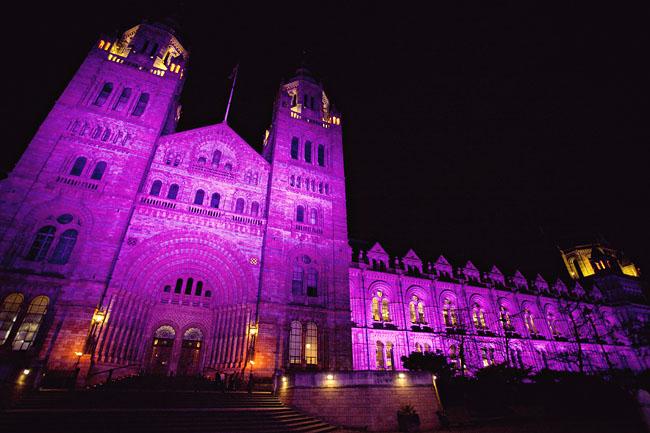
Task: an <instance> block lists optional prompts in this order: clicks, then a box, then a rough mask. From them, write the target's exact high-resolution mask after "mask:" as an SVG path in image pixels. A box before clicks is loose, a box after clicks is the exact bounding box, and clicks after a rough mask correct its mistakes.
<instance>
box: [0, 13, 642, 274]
mask: <svg viewBox="0 0 650 433" xmlns="http://www.w3.org/2000/svg"><path fill="white" fill-rule="evenodd" d="M230 3H234V2H229V4H230ZM238 3H241V2H238ZM271 3H273V5H272V6H268V7H266V8H264V9H260V8H259V6H256V5H254V4H249V5H243V6H241V7H240V8H233V7H232V6H223V5H220V4H219V2H198V1H197V2H190V1H185V2H169V3H165V2H161V1H146V2H138V1H123V0H117V1H111V2H79V3H69V2H47V4H35V3H33V2H22V3H21V4H19V5H18V6H17V11H16V12H13V13H9V12H8V11H5V14H4V20H3V21H4V22H3V27H2V30H1V31H2V33H3V35H2V36H3V39H2V40H3V41H4V44H3V45H4V50H3V52H4V55H3V56H2V57H3V60H2V68H1V69H2V72H3V75H4V81H3V82H4V83H5V87H4V90H3V93H4V95H5V103H4V104H2V106H1V108H0V109H1V110H2V119H3V121H4V122H5V124H4V127H3V128H2V129H3V142H4V144H3V146H4V149H5V155H6V157H5V158H4V159H3V164H2V167H1V168H2V170H4V171H8V170H10V169H11V167H12V166H13V165H14V163H15V162H16V161H17V159H18V158H19V156H20V154H21V153H22V151H23V150H24V148H25V146H26V145H27V144H28V142H29V140H30V139H31V137H32V136H33V134H34V133H35V131H36V129H37V127H38V125H39V124H40V122H42V120H43V119H44V118H45V116H46V115H47V112H48V111H49V110H50V108H51V107H52V104H53V103H54V101H55V99H56V98H57V97H58V95H59V94H60V93H61V91H62V90H63V88H64V87H65V85H66V83H67V82H68V80H69V79H70V78H71V77H72V76H73V74H74V72H75V70H76V68H77V67H78V65H79V64H80V63H81V61H82V60H83V58H84V56H85V55H86V53H87V52H88V50H90V48H91V46H92V45H93V43H94V42H95V40H96V39H97V38H98V37H99V35H100V34H101V33H109V34H111V33H117V31H118V30H125V29H126V28H128V27H129V26H132V25H135V24H137V23H138V22H139V21H140V20H141V19H142V18H146V17H149V18H152V19H156V18H160V17H164V16H166V15H173V16H175V17H176V19H177V20H178V21H179V22H180V24H181V31H180V33H179V39H180V40H181V42H182V43H183V44H184V45H185V46H186V47H187V48H188V49H189V50H190V52H191V56H190V65H189V68H190V69H189V75H188V79H187V82H186V86H185V91H184V95H183V106H184V114H183V118H182V120H181V123H180V129H181V130H186V129H191V128H194V127H198V126H203V125H207V124H210V123H215V122H218V121H220V120H221V119H222V117H223V113H224V110H225V102H226V99H227V96H228V90H229V81H228V79H227V77H228V75H229V73H230V71H231V70H232V68H233V66H234V65H235V64H236V63H237V62H240V63H241V67H240V75H239V79H238V87H237V89H236V93H235V99H234V102H233V107H232V111H231V118H230V125H231V126H232V127H233V128H234V129H235V130H236V131H238V132H239V133H240V135H242V137H243V138H244V139H246V140H247V141H248V142H249V143H250V144H251V145H252V146H254V147H255V148H256V149H258V150H259V149H260V148H261V139H262V135H263V132H264V129H265V128H266V127H267V126H268V124H269V122H270V117H271V106H272V102H273V99H274V96H275V93H276V90H277V87H278V85H279V84H280V82H281V80H283V79H287V78H289V77H291V75H292V72H293V71H294V70H295V69H296V67H298V66H299V65H300V63H301V60H302V58H303V54H302V53H303V51H305V50H306V51H307V56H306V63H307V65H308V67H309V68H310V69H311V70H312V71H313V72H314V73H315V74H316V75H317V76H318V77H319V78H320V79H322V81H323V83H324V84H325V86H326V89H327V92H328V94H329V96H330V99H331V100H332V101H333V102H334V104H335V105H336V106H337V108H338V109H339V110H340V111H341V112H342V113H343V122H344V123H343V125H344V126H343V127H344V129H343V132H344V148H345V152H346V173H347V193H348V221H349V232H350V237H351V238H353V239H363V240H369V241H375V240H379V241H380V242H382V244H383V245H384V246H385V247H386V249H387V250H388V251H389V253H391V255H396V254H399V255H402V254H403V253H404V252H405V251H406V250H407V249H408V248H409V247H413V248H414V249H415V251H416V252H417V253H418V254H419V255H420V256H421V257H422V258H424V259H435V258H436V257H437V256H438V255H439V254H440V253H443V254H445V256H447V258H448V259H450V261H451V262H452V263H453V264H456V265H461V264H464V263H465V261H466V260H467V259H471V260H473V261H474V263H475V264H476V265H477V266H479V268H482V269H484V270H487V269H485V268H486V266H488V265H490V266H491V265H492V264H497V266H499V267H500V268H501V269H502V270H503V271H505V272H512V271H513V270H514V269H515V268H519V269H521V270H522V271H523V272H524V274H525V275H527V276H528V277H529V278H533V277H534V272H536V271H541V272H542V274H543V275H545V276H546V277H549V278H550V277H553V276H557V275H558V274H560V272H561V270H560V269H559V263H560V262H559V260H558V254H557V250H556V248H555V245H556V244H557V243H558V242H563V240H565V239H567V238H577V239H579V240H582V241H584V242H590V241H593V240H594V239H596V238H597V237H598V236H604V237H605V238H606V239H608V240H609V241H610V242H611V243H612V244H613V245H614V246H615V247H618V248H622V249H623V250H625V251H626V253H627V254H628V255H629V256H631V257H632V258H633V259H634V260H635V261H636V262H637V264H638V265H639V266H640V267H641V268H642V270H643V269H644V265H645V264H648V263H650V252H649V251H648V249H647V248H646V246H647V245H649V244H650V231H649V230H648V229H647V223H648V221H650V211H649V210H648V208H647V206H646V202H647V199H648V194H647V191H648V187H649V186H650V185H649V183H650V181H649V179H650V177H649V176H648V168H649V167H648V161H649V156H650V151H648V144H649V143H650V127H649V126H648V125H649V122H648V115H649V114H650V107H649V101H650V99H649V96H650V92H649V90H650V85H649V84H648V82H649V79H650V78H649V77H650V74H649V72H650V71H649V70H648V64H647V58H648V47H649V46H650V31H649V28H650V27H649V26H648V24H647V17H648V10H647V9H633V8H629V9H625V6H622V5H621V4H620V3H609V4H608V6H609V8H608V9H604V8H603V9H595V8H596V6H595V5H594V3H593V2H592V3H585V4H584V5H583V6H569V5H567V4H565V3H566V2H559V3H558V4H557V5H558V6H550V5H549V4H548V3H549V2H538V3H534V2H525V3H526V5H521V4H520V3H521V2H512V3H510V4H509V3H501V2H498V3H497V2H474V3H463V4H462V5H457V4H456V2H445V4H444V5H442V4H437V5H436V4H435V3H434V5H433V6H430V7H429V8H428V9H423V8H422V7H423V6H422V5H424V4H425V3H422V2H417V3H415V2H414V3H412V4H410V6H409V4H408V2H394V3H393V4H392V6H391V7H380V6H379V3H373V4H368V5H367V6H365V7H354V8H353V7H351V6H341V5H337V4H336V3H334V2H319V3H310V2H291V3H286V4H276V3H275V2H271ZM347 3H349V4H351V3H353V2H347ZM447 3H450V4H447ZM452 3H453V4H454V6H452V5H451V4H452ZM596 3H598V2H596ZM309 5H314V6H309ZM614 7H615V9H613V8H614Z"/></svg>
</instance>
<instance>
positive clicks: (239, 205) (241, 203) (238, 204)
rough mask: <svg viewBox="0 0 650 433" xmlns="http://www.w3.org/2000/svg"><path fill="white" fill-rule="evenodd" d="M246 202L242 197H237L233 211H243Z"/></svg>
mask: <svg viewBox="0 0 650 433" xmlns="http://www.w3.org/2000/svg"><path fill="white" fill-rule="evenodd" d="M245 204H246V203H245V202H244V199H243V198H238V199H237V201H236V202H235V212H236V213H244V205H245Z"/></svg>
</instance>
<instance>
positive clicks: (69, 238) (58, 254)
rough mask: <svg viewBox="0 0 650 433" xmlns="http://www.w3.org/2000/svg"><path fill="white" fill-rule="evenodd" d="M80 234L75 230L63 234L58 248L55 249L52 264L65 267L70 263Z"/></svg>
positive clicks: (57, 245)
mask: <svg viewBox="0 0 650 433" xmlns="http://www.w3.org/2000/svg"><path fill="white" fill-rule="evenodd" d="M78 234H79V232H77V231H76V230H74V229H70V230H66V231H64V232H63V234H62V235H61V237H60V238H59V243H57V244H56V248H54V253H52V258H51V259H50V263H54V264H57V265H65V264H66V263H68V260H70V255H71V254H72V250H73V248H74V245H75V244H76V243H77V235H78Z"/></svg>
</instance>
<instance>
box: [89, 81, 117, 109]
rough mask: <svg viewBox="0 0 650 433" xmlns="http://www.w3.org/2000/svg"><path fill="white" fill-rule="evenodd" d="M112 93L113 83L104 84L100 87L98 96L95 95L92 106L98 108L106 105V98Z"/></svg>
mask: <svg viewBox="0 0 650 433" xmlns="http://www.w3.org/2000/svg"><path fill="white" fill-rule="evenodd" d="M112 91H113V83H104V85H103V86H102V90H101V91H100V92H99V95H97V98H95V102H93V105H96V106H98V107H101V106H103V105H104V104H105V103H106V100H107V99H108V97H109V96H110V95H111V92H112Z"/></svg>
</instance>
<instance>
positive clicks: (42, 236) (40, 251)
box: [25, 226, 56, 262]
mask: <svg viewBox="0 0 650 433" xmlns="http://www.w3.org/2000/svg"><path fill="white" fill-rule="evenodd" d="M55 232H56V228H55V227H54V226H45V227H42V228H41V229H40V230H39V231H38V232H37V233H36V237H35V238H34V242H32V247H31V248H30V249H29V253H27V256H26V257H25V258H26V259H27V260H32V261H34V262H40V261H42V260H44V259H45V256H46V255H47V252H48V250H49V249H50V245H52V241H53V240H54V233H55Z"/></svg>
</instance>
